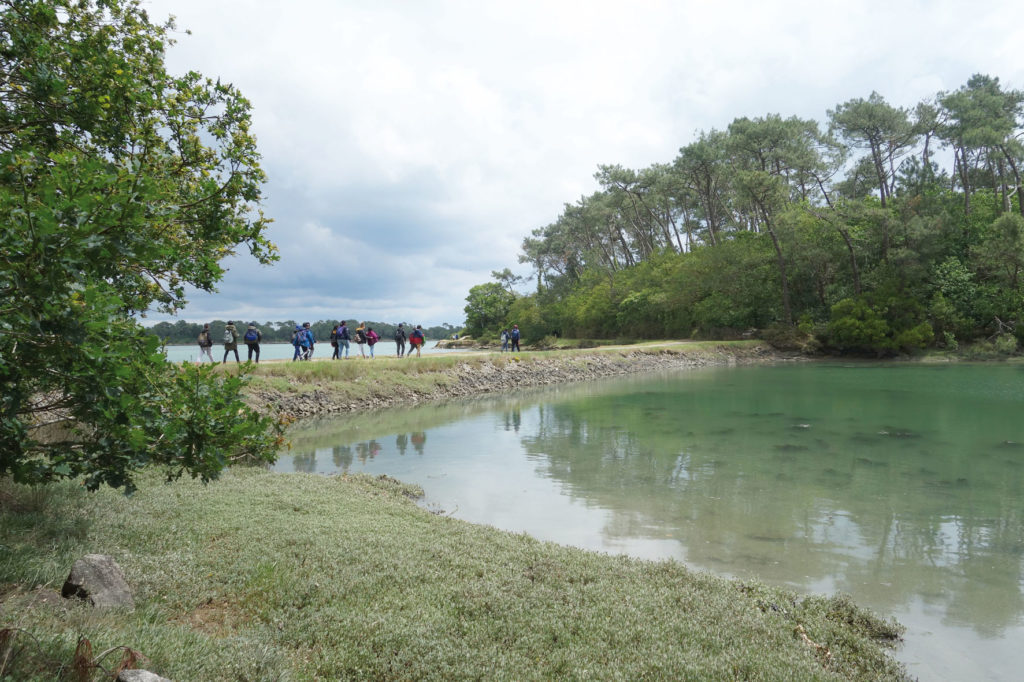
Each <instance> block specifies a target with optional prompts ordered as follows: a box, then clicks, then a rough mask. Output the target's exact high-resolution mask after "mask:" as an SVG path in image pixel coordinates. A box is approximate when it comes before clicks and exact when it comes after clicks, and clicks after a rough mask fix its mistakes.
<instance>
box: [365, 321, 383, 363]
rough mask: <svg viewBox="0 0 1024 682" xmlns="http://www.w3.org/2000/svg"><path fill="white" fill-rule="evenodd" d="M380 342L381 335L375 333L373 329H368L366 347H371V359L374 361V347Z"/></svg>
mask: <svg viewBox="0 0 1024 682" xmlns="http://www.w3.org/2000/svg"><path fill="white" fill-rule="evenodd" d="M378 341H380V335H378V334H377V332H375V331H373V327H367V328H366V345H367V346H369V347H370V359H371V360H373V347H374V346H376V345H377V342H378Z"/></svg>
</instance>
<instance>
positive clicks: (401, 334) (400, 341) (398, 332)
mask: <svg viewBox="0 0 1024 682" xmlns="http://www.w3.org/2000/svg"><path fill="white" fill-rule="evenodd" d="M406 338H408V337H407V336H406V335H405V329H403V323H402V322H399V323H398V328H397V329H395V350H396V351H398V357H402V356H403V355H405V340H406Z"/></svg>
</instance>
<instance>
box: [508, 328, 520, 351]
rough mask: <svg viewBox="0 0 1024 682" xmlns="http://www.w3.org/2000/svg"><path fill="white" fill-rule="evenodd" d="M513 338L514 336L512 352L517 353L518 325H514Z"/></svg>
mask: <svg viewBox="0 0 1024 682" xmlns="http://www.w3.org/2000/svg"><path fill="white" fill-rule="evenodd" d="M511 336H512V348H511V349H510V350H511V352H513V353H515V352H516V351H518V350H519V325H518V324H514V325H512V334H511ZM520 352H521V351H520Z"/></svg>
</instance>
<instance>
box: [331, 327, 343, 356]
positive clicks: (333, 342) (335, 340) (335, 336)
mask: <svg viewBox="0 0 1024 682" xmlns="http://www.w3.org/2000/svg"><path fill="white" fill-rule="evenodd" d="M340 326H341V325H340V324H336V325H334V327H332V328H331V348H333V349H334V350H333V351H331V360H337V359H338V357H339V356H338V327H340Z"/></svg>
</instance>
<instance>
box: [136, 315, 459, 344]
mask: <svg viewBox="0 0 1024 682" xmlns="http://www.w3.org/2000/svg"><path fill="white" fill-rule="evenodd" d="M250 321H251V320H250ZM233 322H234V323H235V327H237V328H238V334H239V336H241V335H242V334H244V333H245V328H246V325H248V324H249V322H246V321H241V320H233ZM298 324H302V323H301V322H299V323H298ZM336 324H338V320H320V321H318V322H313V323H311V324H310V327H311V328H312V330H313V336H314V338H316V340H317V341H327V340H328V339H330V337H331V329H333V328H334V326H335V325H336ZM226 325H227V322H226V321H224V320H213V321H211V322H210V333H211V335H212V338H213V340H214V342H216V343H219V342H220V340H221V339H222V338H223V337H224V327H225V326H226ZM295 325H296V323H295V322H294V321H293V320H286V321H284V322H263V323H257V324H256V328H257V329H259V330H260V333H261V334H262V335H263V343H291V340H292V331H294V329H295ZM366 325H367V326H368V327H373V329H374V331H376V332H377V333H378V334H379V335H380V338H382V339H391V338H393V337H394V333H395V328H396V327H397V326H398V323H389V322H367V323H366ZM357 326H359V322H357V321H352V320H349V327H350V328H351V329H352V330H355V328H356V327H357ZM415 326H416V325H415V324H413V325H410V324H408V323H406V324H405V330H406V333H408V332H409V330H411V329H413V328H414V327H415ZM202 329H203V325H201V324H199V323H197V322H186V321H185V320H177V321H175V322H157V323H156V324H154V325H153V326H152V327H149V328H148V329H147V331H148V332H149V333H150V334H153V335H155V336H158V337H159V338H160V339H161V341H163V342H164V343H169V344H194V343H197V338H198V337H199V332H200V331H202ZM458 331H459V328H458V327H455V326H452V325H450V324H447V323H445V324H441V325H438V326H435V327H424V328H423V335H424V336H425V337H426V338H428V339H447V338H448V337H450V336H451V335H452V334H455V333H456V332H458Z"/></svg>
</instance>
